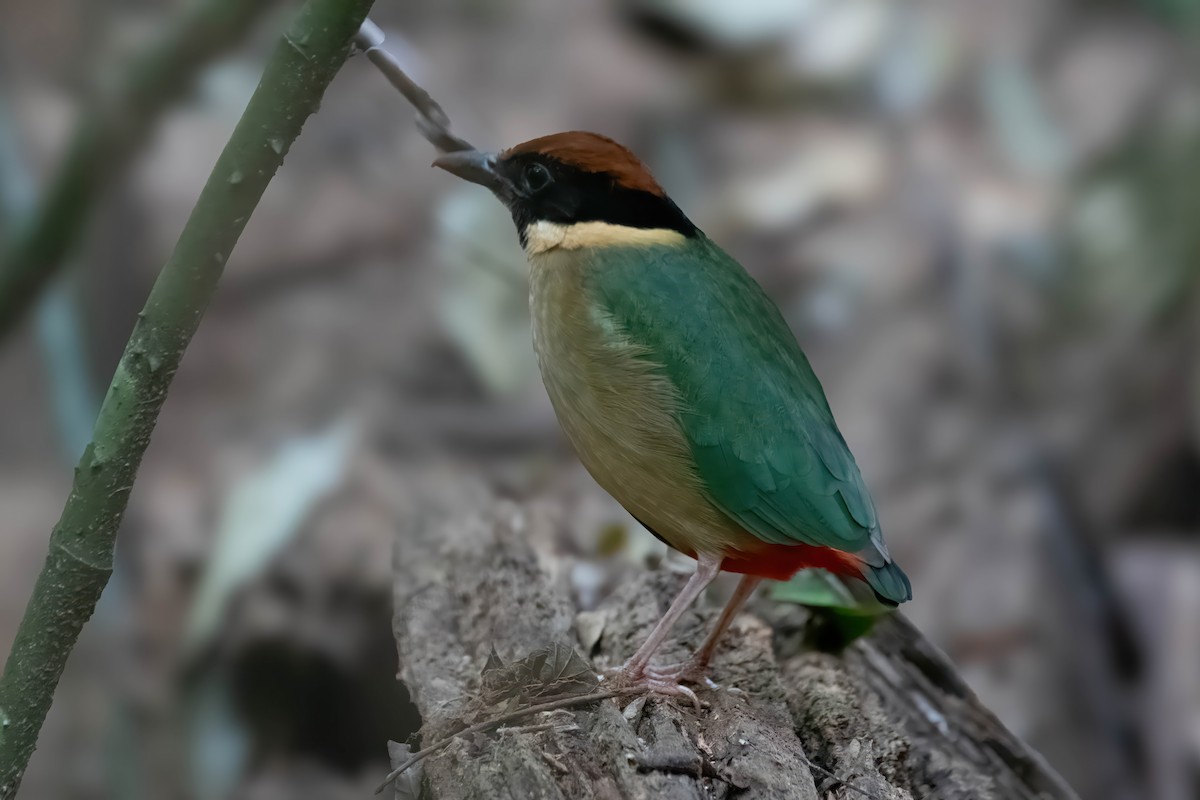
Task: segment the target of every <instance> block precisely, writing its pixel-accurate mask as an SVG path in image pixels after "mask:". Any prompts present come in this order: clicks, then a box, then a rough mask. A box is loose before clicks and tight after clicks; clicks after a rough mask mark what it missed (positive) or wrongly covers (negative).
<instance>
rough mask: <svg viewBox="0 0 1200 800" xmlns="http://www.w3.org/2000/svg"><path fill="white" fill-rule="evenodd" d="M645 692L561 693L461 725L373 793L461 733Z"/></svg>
mask: <svg viewBox="0 0 1200 800" xmlns="http://www.w3.org/2000/svg"><path fill="white" fill-rule="evenodd" d="M647 692H648V690H646V689H644V688H630V689H610V690H608V691H606V692H595V693H593V694H584V695H577V696H575V697H564V698H561V699H559V700H551V701H550V702H548V703H539V704H538V705H536V706H529V707H527V708H520V709H517V710H516V711H510V712H509V713H507V714H501V715H500V716H498V717H493V718H492V719H486V720H484V721H483V722H477V723H475V724H474V725H472V726H470V727H469V728H463V729H462V730H461V731H459V732H457V733H452V734H450V735H449V736H447V737H446V738H444V739H442V740H441V741H438V742H435V743H433V744H431V745H429V746H428V747H423V748H421V749H420V750H418V751H417V752H415V753H413V754H412V756H410V757H409V759H408V760H407V761H405V762H404V763H403V764H401V765H400V766H398V767H396V768H395V769H394V770H392V771H391V772H389V773H388V776H387V777H386V778H384V780H383V783H381V784H379V788H378V789H376V790H375V794H379V793H380V792H382V791H383V790H384V789H386V788H387V787H388V785H389V784H391V782H392V781H394V780H396V778H398V777H400V775H401V773H403V772H404V771H405V770H407V769H410V768H411V767H413V766H415V765H416V764H418V763H419V762H421V761H423V760H424V759H425V758H427V757H428V756H431V755H433V754H434V753H436V752H437V751H438V750H441V749H443V748H444V747H446V746H447V745H449V744H450V743H451V742H453V741H455V740H456V739H461V738H462V737H464V736H470V735H471V734H473V733H480V732H481V731H486V730H489V729H491V728H497V727H499V726H501V725H503V724H504V723H506V722H512V721H513V720H516V719H522V718H524V717H528V716H532V715H533V714H540V713H542V712H543V711H554V710H556V709H560V708H573V707H575V706H586V705H588V704H589V703H598V702H600V701H601V700H609V699H611V698H613V697H622V696H631V695H637V694H646V693H647Z"/></svg>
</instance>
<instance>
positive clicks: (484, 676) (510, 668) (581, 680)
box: [480, 642, 599, 706]
mask: <svg viewBox="0 0 1200 800" xmlns="http://www.w3.org/2000/svg"><path fill="white" fill-rule="evenodd" d="M598 684H599V680H598V679H597V677H596V672H595V670H593V669H592V666H591V664H589V663H588V662H587V661H586V660H585V659H584V658H583V657H582V656H581V655H579V653H577V652H576V651H575V649H574V648H573V647H570V646H569V645H565V644H562V643H560V642H555V643H553V644H550V645H547V646H546V647H539V648H538V649H536V650H534V651H533V652H531V653H529V655H527V656H525V657H524V658H522V659H520V660H519V661H514V662H512V663H510V664H506V663H504V660H503V659H502V658H501V657H500V654H499V653H497V652H496V649H495V648H492V652H491V653H490V654H489V655H488V660H487V663H486V664H484V667H483V672H482V673H481V674H480V697H481V699H482V700H483V702H484V703H485V704H487V705H495V704H496V703H500V702H502V701H505V700H508V701H511V702H513V703H515V704H516V705H518V706H519V705H521V704H523V703H527V702H529V701H532V700H538V701H543V700H551V699H554V698H556V697H571V696H574V695H581V694H588V693H590V692H593V691H595V690H596V686H597V685H598Z"/></svg>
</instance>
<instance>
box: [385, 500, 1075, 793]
mask: <svg viewBox="0 0 1200 800" xmlns="http://www.w3.org/2000/svg"><path fill="white" fill-rule="evenodd" d="M405 505H406V506H410V504H408V503H406V504H405ZM414 506H415V507H416V508H417V509H418V513H415V514H412V515H410V516H409V517H408V518H407V519H406V520H404V522H403V524H402V526H401V532H400V536H399V540H398V544H397V548H396V591H395V608H396V612H395V625H394V627H395V634H396V641H397V646H398V651H399V657H400V678H401V679H402V680H403V681H404V682H405V683H406V684H407V686H408V688H409V691H410V692H411V694H412V697H413V700H414V702H415V703H416V705H417V707H418V708H419V710H420V712H421V715H422V721H423V729H422V743H423V744H429V743H430V742H433V741H436V740H438V739H440V738H441V737H443V736H445V735H446V734H448V733H453V732H454V731H456V730H458V729H461V728H462V727H463V721H464V720H467V721H469V722H475V721H477V720H478V719H480V718H481V716H480V715H481V714H483V715H485V716H486V713H485V712H481V711H480V710H479V705H478V702H477V701H476V700H474V698H476V697H478V695H479V688H480V673H481V670H482V669H483V667H484V665H485V664H486V663H487V660H488V656H489V653H491V651H492V648H493V647H494V648H495V650H496V651H497V652H498V653H499V654H500V655H501V656H502V657H503V658H504V659H506V660H512V659H517V658H521V657H523V656H525V655H526V654H528V653H530V652H531V651H534V650H536V649H537V648H539V647H544V646H546V645H549V644H552V643H563V644H567V645H570V646H572V647H574V648H575V649H576V650H577V651H578V652H580V653H581V654H583V655H584V656H585V657H588V658H590V659H591V660H592V663H593V664H594V665H595V666H596V667H597V668H604V667H607V666H611V665H614V664H616V663H619V661H620V660H621V659H622V658H623V657H624V656H626V655H628V654H629V653H631V652H632V651H633V649H634V648H635V647H636V646H637V644H638V643H639V641H640V640H641V638H642V637H644V636H645V635H646V633H647V632H648V630H649V629H650V627H651V626H652V624H653V623H654V621H655V620H656V619H657V617H658V616H659V614H661V612H662V611H663V610H665V608H666V606H667V604H668V603H669V601H670V599H671V598H672V596H673V595H674V594H675V592H677V591H678V589H679V588H680V586H681V585H682V583H683V581H684V580H685V576H683V575H679V574H676V573H674V572H672V571H670V570H666V569H663V570H659V571H654V572H650V571H637V570H632V569H631V570H630V571H629V573H628V576H627V580H624V581H622V582H621V583H619V584H618V585H617V587H616V589H615V590H614V591H612V592H611V593H609V595H608V596H607V597H606V598H605V599H604V600H603V601H601V603H600V605H599V606H598V607H597V608H594V609H586V610H581V609H580V608H579V606H578V605H577V600H576V598H575V596H574V595H575V593H574V592H573V591H572V589H571V584H570V581H569V580H568V578H569V574H570V569H571V567H572V561H571V560H570V559H568V558H565V557H562V558H560V557H558V556H555V555H552V553H553V552H554V548H553V546H552V544H551V542H552V541H553V536H552V532H550V531H547V530H546V528H547V527H548V526H551V527H552V525H551V523H548V522H547V521H546V520H545V519H543V518H541V517H540V516H539V515H538V514H537V513H536V511H535V512H534V513H531V512H530V510H529V509H523V508H521V507H519V506H517V505H515V504H512V503H508V502H504V501H497V500H495V499H494V498H493V497H492V496H491V494H490V493H489V491H488V490H487V489H486V488H484V487H483V486H481V485H477V484H472V483H468V482H459V483H458V484H457V485H453V486H450V487H447V485H446V481H445V476H442V477H441V478H440V479H439V480H437V481H434V480H431V481H430V482H429V485H428V486H424V487H418V488H417V489H416V490H414V491H413V495H412V505H411V506H410V507H414ZM698 605H699V607H698V608H697V609H696V610H694V611H693V612H691V613H689V614H688V615H687V616H686V617H685V618H684V619H683V621H682V622H681V624H680V627H679V630H678V635H677V637H676V638H677V641H676V642H674V643H673V644H672V645H671V646H670V648H669V649H668V650H667V652H665V653H664V654H663V656H664V658H668V659H673V658H677V657H681V656H682V655H683V654H684V652H685V650H686V649H687V648H690V647H692V646H694V645H695V644H696V643H697V642H698V641H699V640H700V638H701V637H702V636H703V633H704V630H705V628H706V626H707V625H709V624H711V622H712V620H713V618H714V617H715V614H716V608H715V607H714V605H713V604H705V603H701V604H698ZM805 617H806V615H805V612H804V611H803V610H802V609H800V608H799V607H794V606H787V605H783V604H778V603H773V602H771V601H769V600H764V599H759V600H758V601H757V603H753V604H752V605H751V608H750V611H749V612H748V613H746V614H743V615H742V616H741V618H740V619H739V620H738V621H737V622H736V623H735V625H734V628H733V630H732V631H731V632H730V636H729V638H728V640H727V641H726V644H725V646H724V648H723V649H722V650H721V652H720V653H719V655H718V657H717V659H716V661H715V663H714V666H713V672H714V677H715V678H716V679H717V680H718V681H719V682H720V683H721V685H722V686H723V687H731V688H722V689H717V690H705V691H701V692H700V698H701V700H702V701H703V702H704V708H703V710H702V711H700V712H699V713H697V712H696V711H695V710H694V709H693V708H691V707H690V706H687V705H680V704H676V703H673V702H667V701H663V700H659V699H653V698H650V699H637V700H634V701H633V702H632V703H629V704H628V705H626V707H625V708H624V709H622V708H621V707H620V705H621V704H619V703H618V702H617V701H616V700H605V701H601V702H599V703H595V704H593V705H591V706H588V707H585V708H576V709H571V710H569V711H559V712H555V714H554V715H553V716H552V717H549V716H536V717H530V718H527V719H525V720H522V721H520V722H515V723H511V724H510V726H509V727H508V728H507V729H500V730H498V731H495V732H492V733H488V734H479V735H475V736H472V737H463V738H462V739H460V740H459V741H456V742H455V743H453V744H452V745H450V746H449V747H448V748H446V749H445V750H443V751H441V752H440V753H438V754H436V755H434V756H432V757H430V758H429V759H427V760H426V761H425V762H424V763H423V775H424V789H423V790H422V791H423V794H421V795H420V796H422V797H428V798H432V800H458V799H459V798H463V799H464V800H465V798H492V797H503V798H563V799H564V800H591V799H592V798H595V799H596V800H617V799H618V798H629V799H630V800H632V799H635V798H636V799H637V800H642V799H643V798H644V799H646V800H650V799H651V798H654V799H656V800H657V799H662V800H671V799H673V798H679V799H680V800H683V799H684V798H689V799H690V798H696V799H697V800H699V799H700V798H704V799H705V800H712V799H713V798H732V797H737V798H798V799H802V800H811V799H813V798H838V799H839V800H841V798H861V797H864V796H870V797H874V798H877V799H878V800H906V799H907V798H938V800H958V799H959V798H961V800H990V799H992V798H994V799H995V800H1001V799H1003V800H1009V799H1010V798H1011V799H1013V800H1025V799H1026V798H1046V799H1047V800H1057V799H1058V798H1063V799H1064V800H1067V799H1069V798H1074V797H1075V795H1074V794H1073V792H1072V791H1071V790H1070V789H1069V788H1068V787H1066V786H1065V784H1063V782H1062V781H1061V779H1060V778H1058V776H1057V775H1056V774H1055V773H1054V772H1053V771H1052V770H1050V769H1049V767H1047V766H1046V765H1045V763H1044V762H1043V761H1042V759H1041V758H1040V757H1039V756H1038V755H1037V754H1036V753H1034V752H1032V751H1031V750H1030V749H1029V748H1028V747H1026V746H1025V745H1024V744H1023V743H1022V742H1021V741H1019V740H1018V739H1017V738H1016V737H1014V736H1013V735H1012V734H1011V733H1009V732H1008V731H1007V730H1005V728H1004V727H1003V726H1002V725H1001V724H1000V723H999V721H997V720H996V718H995V717H994V716H993V715H992V714H991V713H990V712H989V711H988V710H987V709H985V708H983V707H982V706H980V704H979V703H978V701H977V700H976V698H975V696H974V695H973V694H972V693H971V691H970V690H969V689H967V687H966V686H965V685H964V684H963V682H962V681H961V679H959V678H958V676H957V675H956V673H955V671H954V669H953V667H952V666H951V664H950V663H949V662H948V661H947V660H946V658H945V657H944V656H943V655H942V654H941V653H940V652H938V651H937V650H936V649H935V648H934V647H933V646H932V645H930V644H929V643H928V642H926V641H925V640H924V639H923V638H922V637H921V636H920V634H919V633H918V632H917V631H916V630H915V629H914V628H913V627H912V626H911V625H909V624H908V623H907V622H906V621H905V620H904V618H903V617H902V616H899V615H894V616H893V617H891V618H889V619H888V620H887V621H885V622H884V623H882V624H880V625H877V626H876V629H875V630H874V631H873V632H872V633H871V634H870V635H869V636H868V637H866V638H865V639H861V640H859V641H858V642H856V643H854V644H853V645H852V646H851V647H850V648H848V649H847V650H846V651H845V652H843V653H842V654H840V655H833V654H829V653H821V652H814V651H811V650H806V649H805V648H803V647H802V646H801V644H800V641H801V638H802V634H803V631H804V627H805ZM597 632H598V633H599V636H598V638H597ZM623 702H628V701H623ZM468 718H469V719H468ZM551 723H553V726H551ZM814 765H815V766H814ZM826 771H827V772H828V773H832V774H833V775H836V776H837V778H838V779H840V780H835V779H833V778H831V777H830V776H829V774H827V773H826ZM404 786H406V787H407V788H406V789H405V790H404V792H405V793H404V794H401V795H400V796H402V797H411V796H414V791H413V788H412V786H413V785H412V783H411V782H408V783H405V784H404Z"/></svg>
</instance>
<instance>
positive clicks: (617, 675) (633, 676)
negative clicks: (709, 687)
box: [604, 666, 701, 711]
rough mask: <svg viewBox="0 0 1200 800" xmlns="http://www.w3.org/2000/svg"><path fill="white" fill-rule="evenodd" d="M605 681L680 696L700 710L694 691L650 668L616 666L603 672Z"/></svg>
mask: <svg viewBox="0 0 1200 800" xmlns="http://www.w3.org/2000/svg"><path fill="white" fill-rule="evenodd" d="M604 680H605V682H611V685H612V686H614V687H620V688H628V689H632V690H640V691H644V692H646V693H647V694H654V695H661V696H663V697H682V698H684V699H686V700H688V701H689V702H690V703H691V704H692V707H693V708H694V709H696V711H700V710H701V706H700V698H698V697H697V696H696V693H695V692H694V691H692V690H691V689H689V688H688V687H686V686H684V685H683V684H682V683H681V682H680V681H679V680H678V679H676V678H675V677H672V676H671V675H669V674H664V673H661V672H659V671H658V670H653V669H651V668H648V667H647V668H642V669H630V668H629V667H627V666H626V667H618V668H617V669H614V670H609V671H608V672H606V673H605V674H604Z"/></svg>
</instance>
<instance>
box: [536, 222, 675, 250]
mask: <svg viewBox="0 0 1200 800" xmlns="http://www.w3.org/2000/svg"><path fill="white" fill-rule="evenodd" d="M685 241H686V239H685V237H684V235H683V234H682V233H679V232H678V231H673V230H670V229H669V228H634V227H630V226H628V225H613V224H612V223H610V222H576V223H574V224H570V225H564V224H562V223H558V222H545V221H542V222H535V223H533V224H532V225H529V226H528V227H526V228H525V252H526V253H528V254H529V255H536V254H538V253H545V252H547V251H549V250H555V249H557V250H582V249H584V248H587V247H608V246H613V245H625V246H628V245H634V246H637V245H642V246H649V245H662V244H667V245H681V244H683V243H684V242H685Z"/></svg>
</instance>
